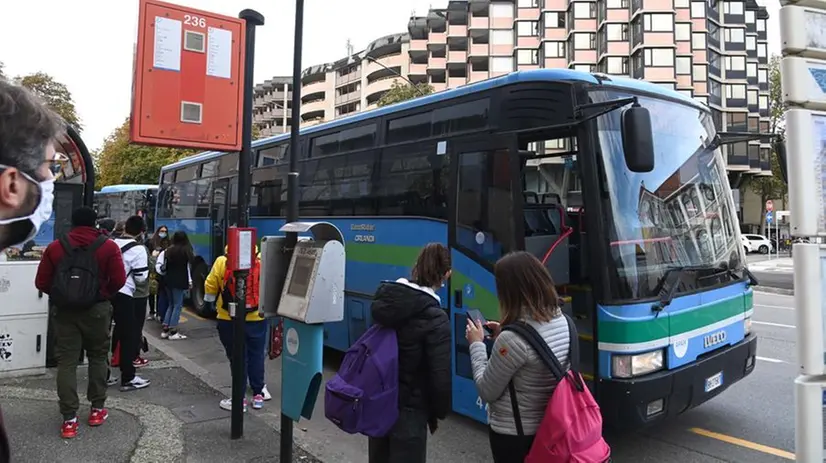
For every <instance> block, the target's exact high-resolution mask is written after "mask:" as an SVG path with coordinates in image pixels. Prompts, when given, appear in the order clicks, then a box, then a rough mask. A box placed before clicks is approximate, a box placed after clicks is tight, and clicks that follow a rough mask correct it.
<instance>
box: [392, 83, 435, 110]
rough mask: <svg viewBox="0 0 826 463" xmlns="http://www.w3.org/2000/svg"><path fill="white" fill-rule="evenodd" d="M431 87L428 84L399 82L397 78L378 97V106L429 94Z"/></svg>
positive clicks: (431, 90) (431, 91)
mask: <svg viewBox="0 0 826 463" xmlns="http://www.w3.org/2000/svg"><path fill="white" fill-rule="evenodd" d="M433 91H434V90H433V87H432V86H430V85H428V84H415V85H413V84H410V83H399V81H398V80H396V81H394V82H393V86H392V87H390V90H388V91H386V92H385V93H384V95H382V96H381V98H380V99H379V102H378V105H379V106H387V105H391V104H395V103H400V102H402V101H407V100H412V99H413V98H418V97H420V96H425V95H430V94H431V93H433Z"/></svg>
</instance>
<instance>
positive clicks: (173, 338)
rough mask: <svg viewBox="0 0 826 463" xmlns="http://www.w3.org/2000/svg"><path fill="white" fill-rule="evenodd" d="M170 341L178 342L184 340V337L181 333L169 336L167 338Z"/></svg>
mask: <svg viewBox="0 0 826 463" xmlns="http://www.w3.org/2000/svg"><path fill="white" fill-rule="evenodd" d="M168 339H169V340H170V341H180V340H182V339H186V336H185V335H183V334H181V333H175V334H170V335H169V338H168Z"/></svg>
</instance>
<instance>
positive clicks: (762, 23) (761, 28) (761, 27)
mask: <svg viewBox="0 0 826 463" xmlns="http://www.w3.org/2000/svg"><path fill="white" fill-rule="evenodd" d="M765 31H766V20H765V19H758V20H757V32H765Z"/></svg>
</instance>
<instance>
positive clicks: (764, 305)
mask: <svg viewBox="0 0 826 463" xmlns="http://www.w3.org/2000/svg"><path fill="white" fill-rule="evenodd" d="M754 306H755V307H760V308H763V309H780V310H794V307H783V306H780V305H766V304H754Z"/></svg>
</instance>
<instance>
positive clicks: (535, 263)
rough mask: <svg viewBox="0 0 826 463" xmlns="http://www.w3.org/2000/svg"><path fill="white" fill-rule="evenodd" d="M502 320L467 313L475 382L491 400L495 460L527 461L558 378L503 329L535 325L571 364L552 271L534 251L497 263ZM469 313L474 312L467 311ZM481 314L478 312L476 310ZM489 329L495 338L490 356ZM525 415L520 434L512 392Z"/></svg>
mask: <svg viewBox="0 0 826 463" xmlns="http://www.w3.org/2000/svg"><path fill="white" fill-rule="evenodd" d="M494 274H495V277H496V292H497V296H498V298H499V311H500V315H501V318H500V319H501V320H502V322H501V324H500V323H497V322H487V321H483V320H484V319H483V318H482V319H480V318H479V317H481V313H480V314H479V316H478V317H477V318H476V319H474V317H473V316H469V317H468V321H467V328H466V331H465V337H466V339H467V341H468V343H469V344H470V358H471V366H472V368H473V380H474V382H475V383H476V389H477V391H478V392H479V397H481V399H482V400H484V401H485V402H487V403H488V405H489V407H488V423H489V425H490V434H489V439H490V447H491V451H492V453H493V461H494V462H495V463H511V462H513V463H516V462H519V463H521V462H523V461H524V460H525V456H526V455H527V454H528V452H529V451H530V449H531V445H532V444H533V440H534V437H535V435H536V430H537V429H538V428H539V424H540V422H541V421H542V418H543V416H544V415H545V407H547V405H548V400H550V398H551V395H552V394H553V392H554V389H555V388H556V384H557V381H556V379H555V378H554V376H553V375H552V374H551V372H550V370H549V369H548V368H547V367H546V366H545V364H544V363H543V362H542V360H541V359H540V357H539V355H538V354H537V353H536V352H535V351H534V350H533V348H532V347H531V346H530V345H529V344H528V341H526V340H524V339H522V338H521V337H520V336H519V335H518V334H516V333H514V332H512V331H504V332H503V331H502V326H504V325H507V324H508V323H512V322H516V321H522V322H525V323H527V324H529V325H530V326H532V327H533V328H534V329H536V330H537V331H538V332H539V334H540V335H541V336H542V338H543V339H544V340H545V342H546V343H547V344H548V346H549V347H550V348H551V350H552V351H553V353H554V355H556V357H557V358H558V359H559V362H560V363H561V364H562V366H563V367H565V368H568V367H569V366H570V365H569V362H570V361H569V359H568V352H569V349H570V339H569V332H568V322H567V320H566V319H565V317H564V316H563V315H562V310H561V308H560V306H559V298H558V296H557V293H556V289H555V288H554V283H553V280H552V279H551V275H550V274H549V273H548V270H547V269H546V268H545V266H544V265H542V263H541V262H539V260H538V259H537V258H536V257H534V256H533V255H532V254H529V253H527V252H524V251H520V252H514V253H511V254H508V255H506V256H505V257H503V258H501V259H500V260H499V261H498V262H497V263H496V266H495V267H494ZM469 312H470V311H469ZM476 312H478V311H476ZM485 328H487V329H488V330H490V337H491V338H493V339H494V343H493V349H492V350H491V353H490V358H488V351H487V348H486V346H485V344H484V339H485ZM512 392H515V398H516V401H515V403H516V406H517V407H519V408H518V410H519V414H520V417H521V420H520V421H521V428H522V429H521V431H522V432H521V433H520V432H518V430H519V427H518V426H517V423H516V420H515V413H514V403H513V402H512V401H511V393H512Z"/></svg>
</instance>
